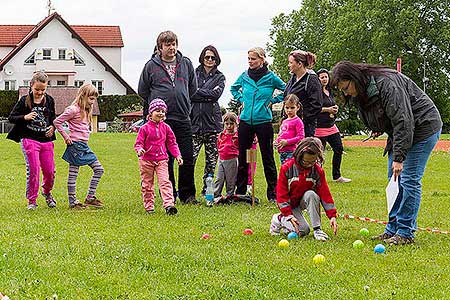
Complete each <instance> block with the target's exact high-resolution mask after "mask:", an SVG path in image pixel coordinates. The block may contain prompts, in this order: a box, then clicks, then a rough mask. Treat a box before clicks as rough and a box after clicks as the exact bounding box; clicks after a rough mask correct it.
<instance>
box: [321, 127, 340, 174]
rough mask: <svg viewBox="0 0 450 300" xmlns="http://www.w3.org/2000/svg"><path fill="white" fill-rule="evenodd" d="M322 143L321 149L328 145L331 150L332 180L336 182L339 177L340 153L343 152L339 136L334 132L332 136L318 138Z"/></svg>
mask: <svg viewBox="0 0 450 300" xmlns="http://www.w3.org/2000/svg"><path fill="white" fill-rule="evenodd" d="M319 139H320V140H321V141H322V145H323V149H324V150H325V146H326V145H327V142H328V144H330V146H331V149H333V168H332V170H333V171H332V172H333V179H334V180H336V179H338V178H339V177H341V161H342V153H343V152H344V147H343V146H342V139H341V134H340V133H339V132H336V133H334V134H332V135H328V136H323V137H320V138H319Z"/></svg>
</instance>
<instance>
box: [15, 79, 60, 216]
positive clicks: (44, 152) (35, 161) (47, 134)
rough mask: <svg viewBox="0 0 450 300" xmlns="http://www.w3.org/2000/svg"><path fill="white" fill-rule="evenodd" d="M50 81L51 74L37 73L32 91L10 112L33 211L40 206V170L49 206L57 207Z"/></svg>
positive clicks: (43, 191) (29, 203) (30, 206)
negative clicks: (48, 88) (21, 153)
mask: <svg viewBox="0 0 450 300" xmlns="http://www.w3.org/2000/svg"><path fill="white" fill-rule="evenodd" d="M47 82H48V76H47V74H45V73H44V72H37V73H35V74H34V75H33V78H32V79H31V82H30V86H31V88H30V92H29V93H28V95H25V96H23V97H21V98H20V100H19V101H18V102H17V103H16V105H15V106H14V108H13V110H12V111H11V114H10V115H9V121H10V122H11V123H13V124H14V127H13V129H12V130H11V131H10V132H9V133H8V136H7V138H8V139H11V140H13V141H16V142H20V145H21V148H22V152H23V155H24V158H25V164H26V167H27V189H26V197H27V200H28V209H29V210H34V209H36V207H37V204H36V199H37V197H38V194H39V176H40V169H42V177H43V180H42V181H43V182H42V195H43V196H44V198H45V200H46V202H47V205H48V207H50V208H52V207H55V206H56V201H55V199H53V196H52V193H51V191H52V189H53V183H54V181H55V161H54V151H53V147H54V145H53V141H54V140H55V127H54V126H53V120H54V119H55V101H54V100H53V98H52V97H50V96H49V95H47V94H46V93H45V91H46V89H47Z"/></svg>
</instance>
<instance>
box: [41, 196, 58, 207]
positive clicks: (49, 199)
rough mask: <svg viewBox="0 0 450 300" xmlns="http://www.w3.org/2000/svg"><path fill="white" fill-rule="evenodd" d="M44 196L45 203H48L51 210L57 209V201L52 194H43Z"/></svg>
mask: <svg viewBox="0 0 450 300" xmlns="http://www.w3.org/2000/svg"><path fill="white" fill-rule="evenodd" d="M42 196H44V198H45V202H47V206H48V207H50V208H54V207H56V200H55V198H53V195H52V193H48V194H44V193H42Z"/></svg>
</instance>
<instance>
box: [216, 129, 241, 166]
mask: <svg viewBox="0 0 450 300" xmlns="http://www.w3.org/2000/svg"><path fill="white" fill-rule="evenodd" d="M217 150H218V152H219V157H220V159H221V160H228V159H232V158H236V157H238V156H239V142H238V133H237V131H236V132H234V133H228V132H226V131H222V132H221V133H220V134H219V137H218V139H217Z"/></svg>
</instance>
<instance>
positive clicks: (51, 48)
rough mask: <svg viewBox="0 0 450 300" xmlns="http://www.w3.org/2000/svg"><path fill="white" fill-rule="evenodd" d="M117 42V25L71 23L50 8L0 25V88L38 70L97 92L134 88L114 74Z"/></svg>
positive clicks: (53, 80)
mask: <svg viewBox="0 0 450 300" xmlns="http://www.w3.org/2000/svg"><path fill="white" fill-rule="evenodd" d="M123 46H124V45H123V41H122V35H121V32H120V28H119V26H90V25H73V26H71V25H69V24H67V22H66V21H65V20H64V19H63V18H62V17H61V16H60V15H59V14H58V13H56V12H55V13H53V14H51V15H49V16H48V17H46V18H45V19H44V20H42V21H41V22H39V23H38V24H37V25H0V90H18V89H19V86H26V87H28V86H29V81H30V79H31V77H32V76H33V73H34V72H36V71H40V70H42V71H45V72H46V73H47V74H48V75H49V85H50V86H67V87H73V86H74V87H80V86H81V85H82V84H84V83H92V84H93V85H95V86H96V87H97V89H98V90H99V92H100V94H103V95H106V94H108V95H109V94H116V95H125V94H135V93H136V92H135V91H134V90H133V89H132V88H131V86H130V85H129V84H128V83H127V82H125V80H124V79H123V78H122V77H121V76H120V73H121V68H122V67H121V65H122V52H121V49H122V47H123ZM49 94H50V93H49Z"/></svg>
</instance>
